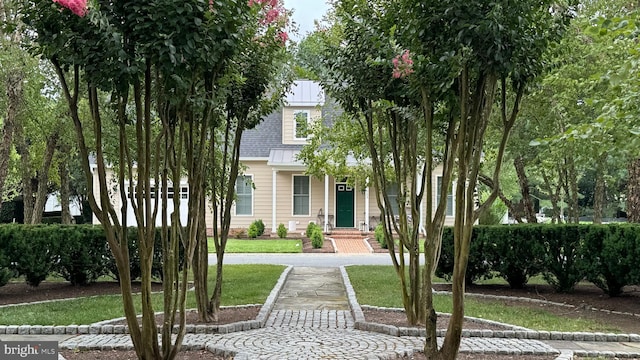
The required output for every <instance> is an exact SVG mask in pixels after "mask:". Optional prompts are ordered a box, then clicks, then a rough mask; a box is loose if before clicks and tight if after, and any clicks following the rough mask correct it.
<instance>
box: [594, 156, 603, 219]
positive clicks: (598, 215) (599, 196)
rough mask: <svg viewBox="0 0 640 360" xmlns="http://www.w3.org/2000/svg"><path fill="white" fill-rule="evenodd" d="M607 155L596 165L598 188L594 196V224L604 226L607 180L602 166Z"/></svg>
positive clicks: (596, 187)
mask: <svg viewBox="0 0 640 360" xmlns="http://www.w3.org/2000/svg"><path fill="white" fill-rule="evenodd" d="M605 159H606V155H603V156H601V157H600V159H598V163H597V164H596V175H595V177H596V186H595V190H594V194H593V223H594V224H602V212H603V208H604V196H605V180H604V169H603V166H602V164H604V160H605Z"/></svg>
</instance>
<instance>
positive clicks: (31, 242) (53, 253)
mask: <svg viewBox="0 0 640 360" xmlns="http://www.w3.org/2000/svg"><path fill="white" fill-rule="evenodd" d="M127 236H128V240H129V261H130V269H131V279H132V280H135V279H137V278H139V277H140V276H141V271H140V265H139V261H140V256H139V252H138V232H137V229H136V228H129V229H128V235H127ZM155 241H156V243H155V247H154V258H153V267H152V275H153V276H154V277H156V278H158V279H162V243H161V236H160V229H157V231H156V237H155ZM180 255H181V259H182V258H183V256H184V249H183V248H182V246H181V247H180ZM52 274H57V275H60V276H62V277H63V278H65V279H66V280H67V281H69V282H71V283H72V284H74V285H84V284H88V283H91V282H94V281H96V280H97V279H98V278H99V277H100V276H103V275H108V276H112V277H114V278H116V279H117V278H118V271H117V268H116V265H115V259H114V258H113V256H112V255H111V251H110V250H109V247H108V245H107V241H106V237H105V234H104V231H103V229H102V227H100V226H91V225H21V224H7V225H0V286H2V285H5V284H6V283H7V281H8V280H9V279H10V278H12V277H16V276H24V278H25V280H26V281H27V283H29V284H30V285H32V286H38V285H39V284H40V282H42V281H43V280H44V279H46V278H47V276H49V275H52Z"/></svg>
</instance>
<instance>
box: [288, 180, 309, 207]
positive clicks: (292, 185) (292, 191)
mask: <svg viewBox="0 0 640 360" xmlns="http://www.w3.org/2000/svg"><path fill="white" fill-rule="evenodd" d="M296 177H306V178H308V179H309V208H308V209H307V214H294V213H295V200H294V197H295V193H294V192H295V178H296ZM291 216H295V217H309V216H311V176H309V175H304V174H294V175H291Z"/></svg>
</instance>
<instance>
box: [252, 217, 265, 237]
mask: <svg viewBox="0 0 640 360" xmlns="http://www.w3.org/2000/svg"><path fill="white" fill-rule="evenodd" d="M254 222H255V223H256V226H257V227H258V236H262V235H263V234H264V222H263V221H262V219H258V220H256V221H254Z"/></svg>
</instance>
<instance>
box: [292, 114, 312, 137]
mask: <svg viewBox="0 0 640 360" xmlns="http://www.w3.org/2000/svg"><path fill="white" fill-rule="evenodd" d="M293 122H294V124H293V125H294V129H293V130H294V137H295V139H296V140H306V139H307V138H308V137H309V111H307V110H300V111H295V112H294V113H293Z"/></svg>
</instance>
